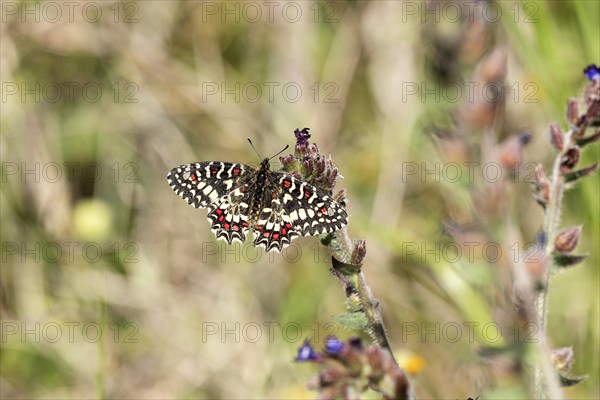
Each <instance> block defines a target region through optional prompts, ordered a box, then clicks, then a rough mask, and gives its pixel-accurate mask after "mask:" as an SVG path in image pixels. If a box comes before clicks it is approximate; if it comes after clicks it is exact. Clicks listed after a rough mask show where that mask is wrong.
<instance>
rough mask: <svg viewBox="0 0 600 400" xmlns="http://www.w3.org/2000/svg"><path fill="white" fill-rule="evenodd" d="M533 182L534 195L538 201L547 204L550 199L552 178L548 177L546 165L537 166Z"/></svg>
mask: <svg viewBox="0 0 600 400" xmlns="http://www.w3.org/2000/svg"><path fill="white" fill-rule="evenodd" d="M531 183H533V186H534V193H533V197H535V199H536V200H537V201H538V203H540V204H542V205H545V204H546V203H547V202H548V200H549V199H550V179H548V176H547V175H546V172H545V171H544V167H542V166H541V165H537V166H536V167H535V177H534V179H533V181H532V182H531Z"/></svg>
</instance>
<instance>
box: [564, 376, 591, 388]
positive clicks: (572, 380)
mask: <svg viewBox="0 0 600 400" xmlns="http://www.w3.org/2000/svg"><path fill="white" fill-rule="evenodd" d="M559 377H560V385H561V386H562V387H568V386H575V385H577V384H578V383H579V382H581V381H584V380H586V379H587V377H588V376H587V375H582V376H564V375H559Z"/></svg>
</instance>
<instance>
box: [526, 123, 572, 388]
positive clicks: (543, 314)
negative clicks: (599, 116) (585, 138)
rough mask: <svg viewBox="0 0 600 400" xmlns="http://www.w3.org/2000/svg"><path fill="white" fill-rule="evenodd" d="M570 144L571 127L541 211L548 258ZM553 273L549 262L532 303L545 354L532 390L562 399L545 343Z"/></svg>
mask: <svg viewBox="0 0 600 400" xmlns="http://www.w3.org/2000/svg"><path fill="white" fill-rule="evenodd" d="M572 144H573V130H572V129H571V130H569V131H568V132H567V133H566V134H565V143H564V146H563V150H562V151H560V152H559V153H558V155H557V156H556V159H555V160H554V166H553V167H552V175H551V177H550V179H551V182H550V194H549V198H548V202H547V204H546V210H545V214H544V233H545V235H546V248H545V255H546V259H547V260H552V253H553V251H554V239H555V236H556V229H557V227H558V223H559V220H560V206H561V202H562V197H563V191H564V177H563V176H562V174H561V171H560V167H561V159H562V157H563V155H564V154H565V151H566V150H567V149H568V148H569V147H570V146H571V145H572ZM551 275H552V265H551V264H549V265H548V267H547V268H546V273H545V276H544V279H543V281H542V289H541V290H540V291H539V293H537V295H536V299H535V305H536V310H537V315H536V318H537V324H538V327H539V329H538V332H539V345H540V350H541V351H540V353H539V355H538V356H539V357H544V358H546V359H545V360H538V363H537V365H536V368H535V374H534V382H533V385H534V393H535V395H536V398H546V396H548V397H550V398H552V399H562V398H563V392H562V389H561V387H560V383H559V381H558V376H557V374H556V372H555V371H554V369H553V368H552V365H550V361H549V358H550V348H549V347H548V343H547V337H548V331H547V329H548V324H547V322H548V292H549V288H550V277H551Z"/></svg>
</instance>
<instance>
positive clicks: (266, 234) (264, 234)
mask: <svg viewBox="0 0 600 400" xmlns="http://www.w3.org/2000/svg"><path fill="white" fill-rule="evenodd" d="M263 236H264V237H269V236H271V232H269V231H266V232H265V233H263Z"/></svg>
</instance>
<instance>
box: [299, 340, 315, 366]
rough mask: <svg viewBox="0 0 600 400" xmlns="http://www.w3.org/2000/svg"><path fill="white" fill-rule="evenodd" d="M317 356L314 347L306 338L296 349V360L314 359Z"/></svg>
mask: <svg viewBox="0 0 600 400" xmlns="http://www.w3.org/2000/svg"><path fill="white" fill-rule="evenodd" d="M317 358H318V354H317V352H316V351H315V349H313V348H312V346H311V345H310V342H309V341H308V339H307V340H305V341H304V343H303V344H302V347H300V348H299V349H298V355H297V356H296V361H298V362H303V361H314V360H316V359H317Z"/></svg>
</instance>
